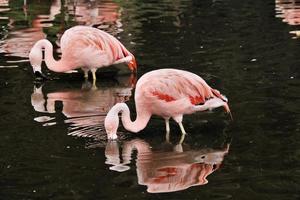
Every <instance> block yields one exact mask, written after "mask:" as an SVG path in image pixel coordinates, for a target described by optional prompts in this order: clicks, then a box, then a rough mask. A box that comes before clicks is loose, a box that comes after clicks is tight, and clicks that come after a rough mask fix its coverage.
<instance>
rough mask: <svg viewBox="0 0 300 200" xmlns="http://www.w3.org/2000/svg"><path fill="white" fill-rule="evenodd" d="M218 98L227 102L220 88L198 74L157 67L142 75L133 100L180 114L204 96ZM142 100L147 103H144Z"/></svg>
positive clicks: (204, 99) (203, 98) (199, 101)
mask: <svg viewBox="0 0 300 200" xmlns="http://www.w3.org/2000/svg"><path fill="white" fill-rule="evenodd" d="M213 97H218V98H221V99H222V100H223V101H227V100H226V98H225V97H224V96H222V95H221V94H220V93H219V91H217V90H215V89H212V88H211V87H210V86H209V85H208V84H207V83H206V82H205V81H204V80H203V79H202V78H201V77H199V76H198V75H196V74H193V73H191V72H188V71H183V70H177V69H159V70H154V71H151V72H148V73H146V74H145V75H143V76H142V77H141V78H140V79H139V81H138V82H137V85H136V93H135V101H136V103H137V104H139V103H140V104H144V106H147V107H148V108H151V109H153V108H154V107H157V108H154V109H155V110H156V111H157V112H160V110H161V109H162V110H166V109H168V106H171V107H172V108H170V110H172V109H174V110H175V109H176V110H177V111H178V112H179V113H180V112H184V110H185V109H187V107H190V106H192V105H196V104H203V103H205V101H206V100H207V99H210V98H213ZM145 102H146V104H147V105H145Z"/></svg>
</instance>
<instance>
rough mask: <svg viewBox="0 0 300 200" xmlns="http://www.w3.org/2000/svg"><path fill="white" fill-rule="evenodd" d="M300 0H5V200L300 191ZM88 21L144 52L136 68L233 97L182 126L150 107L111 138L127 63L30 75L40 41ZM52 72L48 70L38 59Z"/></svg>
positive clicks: (1, 18)
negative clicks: (187, 74) (185, 77)
mask: <svg viewBox="0 0 300 200" xmlns="http://www.w3.org/2000/svg"><path fill="white" fill-rule="evenodd" d="M299 8H300V3H299V1H296V0H276V1H274V0H266V1H250V0H246V1H237V0H230V1H222V0H217V1H215V0H214V1H212V0H203V1H199V0H194V1H193V0H160V1H156V0H153V1H122V0H121V1H113V0H105V1H97V0H96V1H89V0H85V1H84V0H78V1H75V0H72V1H60V0H52V1H37V0H32V1H24V2H23V1H16V0H2V1H0V26H1V29H0V30H1V31H0V97H1V98H0V105H1V106H0V114H1V119H0V130H1V131H0V151H1V156H0V164H1V171H0V197H1V198H0V199H142V198H145V199H251V200H253V199H280V200H283V199H289V200H290V199H299V196H300V189H299V188H300V182H299V176H300V174H299V167H300V157H299V153H300V152H299V145H300V144H299V141H300V138H299V134H300V133H299V125H300V120H299V119H300V118H299V113H300V109H299V103H300V102H299V97H300V96H299V85H300V84H299V65H300V59H299V52H300V42H299V41H300V40H299V34H298V32H299V10H300V9H299ZM76 24H82V25H90V26H94V27H97V28H99V29H101V30H105V31H107V32H109V33H111V34H112V35H114V36H115V37H117V38H118V39H119V40H120V41H121V42H122V43H123V44H124V45H125V46H126V47H127V48H128V49H129V50H130V51H131V52H133V53H134V54H135V55H136V59H137V61H138V65H139V69H138V75H137V78H139V77H140V76H141V75H143V74H144V73H146V72H148V71H150V70H153V69H159V68H166V67H172V68H177V69H184V70H189V71H192V72H194V73H196V74H198V75H200V76H202V77H203V78H204V79H205V80H206V81H207V82H208V83H209V84H210V85H211V86H212V87H214V88H216V89H218V90H220V91H221V92H222V93H224V94H225V95H226V96H227V97H228V99H229V104H230V108H231V110H232V114H233V118H234V120H233V121H231V120H230V118H229V116H227V115H226V114H224V113H223V112H222V110H221V109H217V110H215V111H213V112H204V113H197V114H193V115H190V116H185V118H184V125H185V129H186V130H187V132H188V135H187V137H186V138H185V140H184V142H183V144H182V145H179V144H178V141H179V139H180V129H179V128H178V126H177V124H176V123H174V122H172V123H171V137H170V141H169V142H168V141H166V139H165V132H164V131H165V130H164V121H163V120H162V119H161V118H159V117H153V118H152V119H151V121H150V123H149V124H148V126H147V128H146V129H145V130H143V131H142V132H140V133H139V134H131V133H128V132H127V131H126V130H124V129H123V128H121V129H120V132H119V135H120V139H119V140H118V141H117V142H107V141H106V135H105V132H104V130H103V120H104V117H105V114H106V113H107V111H108V110H109V108H110V107H111V106H113V105H114V104H115V103H117V102H126V103H127V104H128V105H129V107H130V109H131V110H132V112H133V114H132V116H133V117H134V116H135V115H134V113H135V107H134V98H133V96H134V83H135V78H134V77H132V76H130V74H128V72H129V71H128V70H127V69H126V67H125V66H124V65H123V66H122V65H119V66H116V67H113V68H112V69H111V70H106V71H101V72H99V73H98V80H97V87H92V85H91V83H89V82H85V81H84V79H83V75H82V74H81V73H74V74H64V75H62V74H55V73H52V72H48V73H49V75H50V76H52V77H53V79H54V80H51V81H46V82H45V83H36V82H35V81H34V79H33V74H32V69H31V67H30V64H29V62H28V52H29V51H30V48H31V46H32V45H33V44H34V43H35V42H36V41H38V40H39V39H42V38H47V39H49V40H50V41H51V42H52V43H53V44H54V46H55V56H56V57H57V58H59V56H60V49H59V39H60V37H61V35H62V34H63V32H64V30H66V29H67V28H69V27H72V26H74V25H76ZM44 70H45V69H44Z"/></svg>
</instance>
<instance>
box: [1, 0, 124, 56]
mask: <svg viewBox="0 0 300 200" xmlns="http://www.w3.org/2000/svg"><path fill="white" fill-rule="evenodd" d="M28 4H30V2H26V1H24V6H23V15H24V20H27V18H28V15H29V14H30V13H28V7H29V6H30V5H28ZM0 5H1V6H3V8H0V13H1V12H7V11H9V10H10V9H9V7H8V6H9V1H8V0H0ZM64 8H67V10H66V9H64ZM119 10H120V8H119V6H118V5H117V4H116V3H114V2H113V1H112V0H106V1H100V0H76V1H65V5H62V4H61V0H52V1H51V6H50V7H49V12H47V13H38V15H36V16H33V17H34V19H33V20H32V23H31V24H30V27H28V28H22V29H19V28H18V27H17V26H16V25H15V24H16V23H17V21H16V19H14V18H5V19H6V20H7V19H8V21H9V22H8V28H9V31H8V34H7V36H6V37H5V39H4V40H3V41H1V43H0V47H1V51H0V52H1V53H4V54H5V55H6V56H15V57H21V58H28V54H29V52H30V49H31V48H32V46H33V44H34V43H36V42H37V41H38V40H40V39H44V38H46V37H47V35H46V33H45V32H44V31H45V30H44V29H45V28H49V27H52V26H53V22H54V21H55V19H56V16H58V15H59V14H62V15H64V17H63V19H64V21H76V23H77V24H82V25H90V26H96V27H98V28H100V29H102V30H105V31H108V32H110V33H112V34H114V35H115V34H116V33H118V32H121V31H122V29H120V27H121V26H122V24H121V22H120V12H119ZM62 11H64V12H63V13H61V12H62ZM37 12H38V11H37ZM3 19H4V18H3ZM64 21H60V23H61V24H62V25H61V26H62V27H60V32H59V33H57V36H58V41H59V37H60V35H61V33H62V32H63V31H64V30H61V29H65V27H64ZM57 44H58V45H59V42H57ZM57 52H60V50H59V49H58V50H57ZM21 61H24V60H21ZM25 61H27V59H26V60H25Z"/></svg>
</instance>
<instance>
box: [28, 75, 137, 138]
mask: <svg viewBox="0 0 300 200" xmlns="http://www.w3.org/2000/svg"><path fill="white" fill-rule="evenodd" d="M118 81H121V83H120V84H118V85H116V86H112V87H105V86H104V87H101V88H100V89H99V88H97V89H95V88H94V87H91V84H90V83H89V82H85V83H84V84H83V87H82V89H74V88H73V89H61V90H59V91H55V92H48V93H45V92H44V91H43V89H42V87H40V88H36V87H35V88H34V91H33V93H32V95H31V104H32V106H33V108H34V110H35V111H37V112H38V113H55V112H56V110H55V104H56V103H57V102H62V106H63V107H62V113H63V114H64V116H65V117H67V119H66V120H65V123H67V124H71V125H70V128H69V135H73V136H81V137H96V138H98V136H99V137H101V136H100V135H99V130H103V122H104V118H105V115H106V113H107V112H108V110H109V109H110V108H111V107H112V106H113V105H114V104H115V103H118V102H125V101H128V100H129V98H130V96H131V90H132V87H133V85H132V84H131V83H132V82H134V80H132V77H130V80H128V78H127V77H125V79H124V80H122V79H121V77H120V78H119V79H118ZM55 88H56V87H55ZM50 116H51V115H49V116H47V115H46V116H45V115H43V116H39V117H36V118H35V120H36V121H39V122H44V125H52V124H55V123H56V122H55V121H53V120H54V119H55V118H53V117H50Z"/></svg>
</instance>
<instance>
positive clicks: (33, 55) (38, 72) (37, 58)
mask: <svg viewBox="0 0 300 200" xmlns="http://www.w3.org/2000/svg"><path fill="white" fill-rule="evenodd" d="M29 61H30V64H31V66H32V69H33V73H34V75H35V76H36V78H39V79H47V77H46V75H44V74H43V73H42V67H41V66H42V61H43V52H42V48H41V47H39V46H38V45H35V46H34V47H33V48H32V49H31V51H30V53H29Z"/></svg>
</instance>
